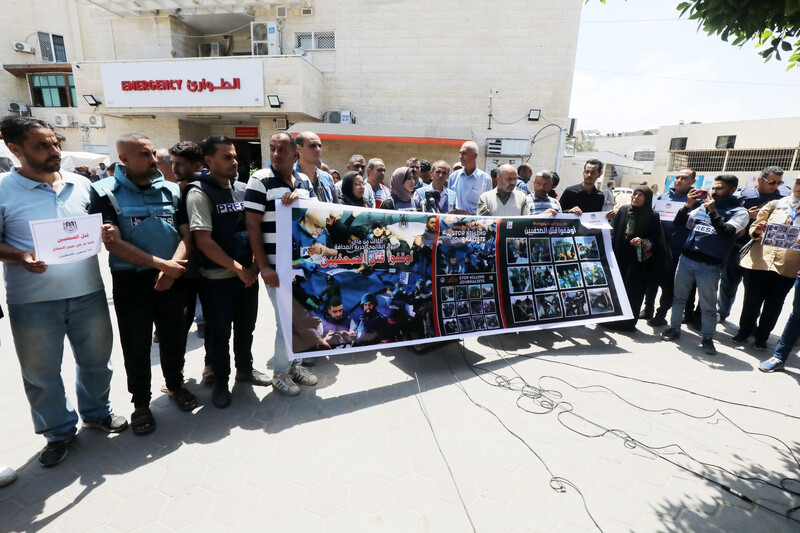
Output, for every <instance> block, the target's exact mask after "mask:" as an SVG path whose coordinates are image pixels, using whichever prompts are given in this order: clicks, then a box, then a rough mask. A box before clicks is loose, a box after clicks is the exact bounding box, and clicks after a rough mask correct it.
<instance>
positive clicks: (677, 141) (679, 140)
mask: <svg viewBox="0 0 800 533" xmlns="http://www.w3.org/2000/svg"><path fill="white" fill-rule="evenodd" d="M687 139H688V137H673V138H672V139H671V140H670V141H669V149H670V150H686V141H687Z"/></svg>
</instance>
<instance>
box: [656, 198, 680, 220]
mask: <svg viewBox="0 0 800 533" xmlns="http://www.w3.org/2000/svg"><path fill="white" fill-rule="evenodd" d="M684 205H686V203H685V202H671V201H669V200H657V201H656V202H655V204H654V205H653V211H655V212H656V213H658V216H659V217H660V218H661V222H664V221H667V222H672V221H673V220H674V219H675V214H676V213H677V212H678V211H680V209H681V207H683V206H684Z"/></svg>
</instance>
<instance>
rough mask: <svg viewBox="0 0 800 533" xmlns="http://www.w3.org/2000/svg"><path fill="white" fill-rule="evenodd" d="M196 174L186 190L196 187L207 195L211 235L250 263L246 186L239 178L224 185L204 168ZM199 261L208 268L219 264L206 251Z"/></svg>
mask: <svg viewBox="0 0 800 533" xmlns="http://www.w3.org/2000/svg"><path fill="white" fill-rule="evenodd" d="M196 177H197V181H193V182H192V183H190V184H189V185H187V186H186V191H185V193H188V191H189V188H190V187H197V188H199V189H200V190H201V191H203V193H204V194H205V195H206V196H207V197H208V200H209V202H210V203H211V226H212V229H211V238H212V239H213V240H214V242H216V243H217V244H218V245H219V247H220V248H222V250H223V251H224V252H225V253H226V254H228V256H229V257H231V258H232V259H234V260H235V261H236V262H238V263H239V264H240V265H242V266H245V267H248V266H250V265H251V264H252V263H253V252H252V251H251V249H250V241H248V239H247V224H246V221H245V211H244V195H245V191H246V190H247V186H246V185H245V184H244V183H242V182H240V181H234V182H233V183H232V184H231V188H230V189H226V188H224V187H221V186H220V185H219V183H217V181H216V180H215V179H214V178H212V177H211V175H210V174H209V173H208V171H203V172H201V173H200V174H197V175H196ZM201 263H202V265H203V268H204V269H207V270H211V269H216V268H220V265H218V264H217V263H216V262H214V261H212V260H211V259H209V258H207V257H206V256H205V255H203V256H202V259H201Z"/></svg>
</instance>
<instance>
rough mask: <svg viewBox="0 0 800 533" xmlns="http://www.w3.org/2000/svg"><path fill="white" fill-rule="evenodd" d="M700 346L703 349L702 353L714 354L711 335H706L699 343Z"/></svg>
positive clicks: (715, 351) (715, 350) (714, 349)
mask: <svg viewBox="0 0 800 533" xmlns="http://www.w3.org/2000/svg"><path fill="white" fill-rule="evenodd" d="M700 347H701V348H702V349H703V353H704V354H706V355H716V354H717V349H716V348H715V347H714V341H713V340H712V339H711V337H706V338H705V339H703V341H702V342H701V343H700Z"/></svg>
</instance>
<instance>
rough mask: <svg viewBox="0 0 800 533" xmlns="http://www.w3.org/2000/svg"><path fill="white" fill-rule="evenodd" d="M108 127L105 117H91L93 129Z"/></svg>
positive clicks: (90, 121) (90, 124) (90, 122)
mask: <svg viewBox="0 0 800 533" xmlns="http://www.w3.org/2000/svg"><path fill="white" fill-rule="evenodd" d="M105 125H106V121H105V119H104V118H103V115H90V116H89V126H91V127H92V128H102V127H104V126H105Z"/></svg>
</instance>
